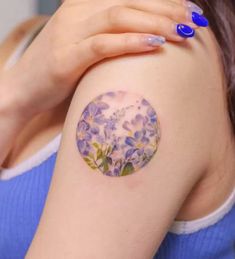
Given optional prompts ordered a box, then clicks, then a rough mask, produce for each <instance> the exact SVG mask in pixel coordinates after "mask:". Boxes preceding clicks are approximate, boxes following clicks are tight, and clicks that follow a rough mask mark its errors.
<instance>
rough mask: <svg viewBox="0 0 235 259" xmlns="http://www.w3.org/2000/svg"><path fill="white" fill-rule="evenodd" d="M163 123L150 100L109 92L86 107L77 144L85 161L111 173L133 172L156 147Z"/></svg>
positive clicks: (104, 172)
mask: <svg viewBox="0 0 235 259" xmlns="http://www.w3.org/2000/svg"><path fill="white" fill-rule="evenodd" d="M159 140H160V125H159V121H158V117H157V114H156V112H155V110H154V109H153V107H152V106H151V105H150V104H149V102H148V101H147V100H146V99H144V98H142V97H141V96H140V95H138V94H133V93H128V92H125V91H116V92H107V93H105V94H102V95H100V96H98V97H97V98H95V99H94V100H93V101H92V102H90V103H89V104H88V105H87V106H86V108H85V109H84V111H83V113H82V115H81V118H80V120H79V122H78V125H77V130H76V141H77V147H78V150H79V152H80V154H81V155H82V157H83V159H84V160H85V162H86V163H87V164H88V165H89V166H90V167H91V168H92V169H94V170H95V169H98V170H99V171H101V172H102V173H103V174H105V175H108V176H124V175H129V174H132V173H133V172H135V171H137V170H138V169H140V168H142V167H143V166H144V165H146V164H147V163H148V162H149V161H150V159H151V158H152V157H153V155H154V154H155V152H156V151H157V148H158V144H159Z"/></svg>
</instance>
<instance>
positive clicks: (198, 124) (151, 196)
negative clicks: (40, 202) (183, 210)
mask: <svg viewBox="0 0 235 259" xmlns="http://www.w3.org/2000/svg"><path fill="white" fill-rule="evenodd" d="M211 56H213V55H212V54H211V53H210V51H208V49H206V46H202V43H201V42H200V40H196V39H195V40H192V41H191V42H190V43H188V44H186V45H181V46H178V45H174V44H170V43H169V44H168V43H167V44H166V46H165V47H164V50H163V51H161V52H159V53H158V52H156V53H151V54H142V55H132V56H128V55H127V56H122V57H118V58H115V59H110V60H106V61H104V62H102V63H99V64H98V65H96V66H94V67H93V68H92V69H90V70H89V71H88V72H87V73H86V74H85V76H84V77H83V78H82V79H81V81H80V83H79V87H78V89H77V90H76V92H75V95H74V97H73V100H72V103H71V106H70V109H69V112H68V115H67V118H66V121H65V126H64V130H63V137H62V142H61V146H60V150H59V153H58V158H57V162H56V167H55V172H54V176H53V179H52V183H51V188H50V191H49V195H48V199H47V202H46V206H45V210H44V212H43V217H42V220H41V222H40V225H39V229H38V232H37V234H36V237H35V240H34V242H33V245H32V246H31V248H30V252H29V255H28V256H29V257H28V258H97V259H101V258H102V259H103V258H117V259H120V258H126V259H130V258H135V259H137V258H139V259H143V258H151V257H152V256H153V254H154V253H155V251H156V249H157V248H158V246H159V245H160V243H161V241H162V239H163V237H164V235H165V234H166V232H167V230H168V228H169V226H170V224H171V223H172V221H173V219H174V218H175V217H176V215H177V212H178V211H179V209H180V207H181V205H182V203H183V201H184V200H185V198H186V197H187V195H188V194H189V192H190V190H191V189H192V188H193V186H194V185H195V184H196V183H197V181H198V180H199V179H200V178H201V177H202V173H203V171H204V170H206V167H207V165H208V160H209V157H210V144H211V143H212V140H213V134H212V125H213V123H214V121H213V116H211V114H213V109H215V108H216V107H215V106H216V105H214V106H213V105H211V102H213V101H214V100H216V96H215V94H212V93H211V92H212V91H211V89H212V85H213V84H214V83H215V84H218V79H219V76H218V77H217V78H216V76H214V75H213V73H214V71H215V70H214V69H217V67H216V65H211V66H212V68H208V65H209V64H208V61H207V60H208V58H209V57H210V58H211ZM213 63H216V62H213V61H212V64H213ZM208 82H210V87H208ZM215 87H216V86H215ZM110 91H112V92H116V93H118V91H124V92H125V93H126V94H124V95H123V96H121V95H120V96H119V97H118V98H116V97H112V95H110V96H108V97H107V95H105V98H104V99H103V100H104V102H105V103H106V104H108V106H107V107H106V110H105V109H104V111H103V112H104V114H105V116H106V118H108V116H109V118H110V116H111V113H112V112H113V111H114V112H115V111H118V110H119V111H118V112H123V110H122V109H124V110H125V109H126V108H127V107H132V108H130V109H131V110H130V111H131V112H129V111H127V112H126V113H125V112H124V113H123V114H122V115H121V116H122V119H120V120H117V121H116V123H117V125H116V128H117V132H115V133H114V132H113V131H112V132H111V133H112V134H114V135H118V136H119V137H120V138H119V139H118V141H119V143H118V144H120V146H122V147H123V149H122V152H119V153H118V159H121V161H125V159H126V156H125V155H126V151H127V150H126V146H125V145H126V143H125V138H126V136H129V135H128V134H130V136H131V134H132V133H130V132H127V131H128V130H127V131H125V129H123V121H129V122H131V119H133V118H135V116H136V115H137V114H142V113H145V112H146V111H145V110H141V109H142V108H143V107H141V109H140V112H138V107H137V106H136V101H137V100H143V99H145V100H147V102H148V103H147V107H150V106H151V107H152V108H153V109H154V112H155V115H156V118H157V122H158V124H157V125H156V124H154V120H153V124H152V125H150V126H153V127H155V128H154V129H155V132H154V133H153V134H152V137H149V135H148V136H147V137H148V138H149V142H150V145H152V151H154V152H152V153H151V155H150V158H151V159H150V161H148V162H147V163H140V162H139V161H137V162H136V167H135V165H134V169H133V168H131V169H130V168H129V169H130V170H131V172H132V171H133V170H134V172H133V173H131V174H129V175H127V176H120V177H115V176H114V177H110V176H107V175H106V173H107V168H106V169H104V164H103V165H101V162H102V161H103V160H102V159H101V160H100V161H99V165H100V170H99V169H92V168H91V167H90V166H88V164H87V163H86V162H85V160H84V159H83V156H85V155H86V156H88V159H90V161H91V160H92V156H91V157H89V152H85V153H84V154H83V155H81V153H80V152H79V149H78V145H77V140H78V137H77V130H78V128H77V125H78V122H79V121H81V118H82V119H84V114H83V112H84V109H85V107H87V105H88V104H89V103H91V102H93V101H94V100H96V101H97V97H98V96H100V95H102V94H104V93H107V92H110ZM119 93H120V92H119ZM112 98H113V99H112ZM115 98H116V99H115ZM208 98H209V99H208ZM208 100H209V101H208ZM133 107H134V108H133ZM143 109H146V107H144V108H143ZM205 111H207V112H205ZM82 114H83V117H81V116H82ZM125 116H126V117H125ZM98 127H100V128H99V130H100V131H102V132H103V130H104V129H103V127H104V125H101V126H98ZM133 127H135V126H133ZM143 127H145V126H143V125H142V128H143ZM157 133H160V134H159V135H157ZM93 134H95V133H93ZM101 135H102V134H101ZM92 137H94V136H92ZM90 139H91V138H88V144H94V143H93V142H94V141H93V142H92V141H90ZM96 140H97V139H96ZM103 141H104V145H107V146H109V145H112V143H113V142H112V141H111V142H110V141H109V140H107V138H105V139H103ZM123 141H124V142H123ZM98 142H99V141H98ZM156 144H157V145H156ZM145 147H146V146H145ZM112 148H113V146H112ZM146 149H147V148H146ZM146 149H145V151H146ZM91 150H92V151H91V153H92V155H93V156H95V158H94V160H96V159H97V153H95V152H96V151H97V147H94V146H93V147H92V149H91ZM80 151H81V150H80ZM106 151H107V149H106ZM106 151H104V150H103V152H106ZM124 151H125V152H124ZM107 152H108V151H107ZM142 154H143V152H142ZM103 156H105V154H104V153H103ZM110 157H111V159H112V161H111V162H110V161H109V162H108V165H106V166H109V167H110V168H109V169H110V170H111V171H112V170H113V169H114V161H115V162H117V159H116V158H115V157H114V156H112V154H111V155H110ZM115 159H116V160H115ZM137 159H143V156H141V152H140V156H139V157H138V158H137ZM87 161H88V160H87ZM93 162H94V161H93ZM93 162H92V161H91V162H90V163H91V164H92V163H93ZM104 162H107V160H106V161H103V163H104ZM112 162H113V164H112ZM133 163H135V162H133ZM93 167H94V165H93ZM122 169H123V167H122ZM127 171H128V170H127ZM119 174H121V172H119ZM37 256H38V257H37Z"/></svg>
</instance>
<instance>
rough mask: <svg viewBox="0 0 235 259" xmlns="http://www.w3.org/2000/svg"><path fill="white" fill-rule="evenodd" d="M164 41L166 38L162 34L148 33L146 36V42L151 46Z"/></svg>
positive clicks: (158, 44) (161, 43) (159, 44)
mask: <svg viewBox="0 0 235 259" xmlns="http://www.w3.org/2000/svg"><path fill="white" fill-rule="evenodd" d="M165 42H166V38H165V37H163V36H157V35H156V36H155V35H150V36H147V37H146V43H147V44H148V45H150V46H153V47H157V46H161V45H163V44H164V43H165Z"/></svg>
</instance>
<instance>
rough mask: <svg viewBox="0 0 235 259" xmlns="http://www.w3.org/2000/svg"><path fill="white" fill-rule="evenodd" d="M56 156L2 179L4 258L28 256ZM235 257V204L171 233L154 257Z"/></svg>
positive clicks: (0, 246) (0, 251) (0, 258)
mask: <svg viewBox="0 0 235 259" xmlns="http://www.w3.org/2000/svg"><path fill="white" fill-rule="evenodd" d="M56 156H57V153H53V154H52V155H51V156H49V157H48V158H47V159H46V160H45V161H43V162H42V163H41V164H40V165H37V166H35V167H33V168H32V169H31V170H28V171H26V172H23V173H21V174H19V175H18V176H15V177H11V178H10V179H8V180H0V259H23V258H24V256H25V254H26V252H27V250H28V248H29V246H30V243H31V242H32V239H33V237H34V234H35V232H36V229H37V226H38V223H39V220H40V217H41V214H42V211H43V208H44V205H45V200H46V197H47V193H48V190H49V186H50V182H51V177H52V175H53V170H54V166H55V161H56ZM234 258H235V206H233V207H232V209H230V210H229V211H228V213H227V214H225V215H224V216H223V218H222V219H220V220H219V221H218V222H217V223H215V224H213V225H211V226H208V227H206V228H203V229H201V230H199V231H196V232H194V233H191V234H174V233H171V232H168V233H167V235H166V237H165V239H164V240H163V242H162V244H161V246H160V247H159V250H158V252H157V254H156V255H155V257H154V259H234ZM42 259H43V258H42ZM53 259H54V258H53ZM65 259H66V258H65ZM130 259H135V258H130Z"/></svg>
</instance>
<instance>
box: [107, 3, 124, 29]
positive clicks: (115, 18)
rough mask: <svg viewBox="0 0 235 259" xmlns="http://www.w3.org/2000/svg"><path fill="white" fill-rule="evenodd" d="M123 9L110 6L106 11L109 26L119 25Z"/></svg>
mask: <svg viewBox="0 0 235 259" xmlns="http://www.w3.org/2000/svg"><path fill="white" fill-rule="evenodd" d="M123 11H124V8H123V7H122V6H119V5H117V6H112V7H110V8H109V9H108V22H109V23H110V24H111V25H116V24H118V23H119V20H120V19H121V17H122V15H123Z"/></svg>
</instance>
